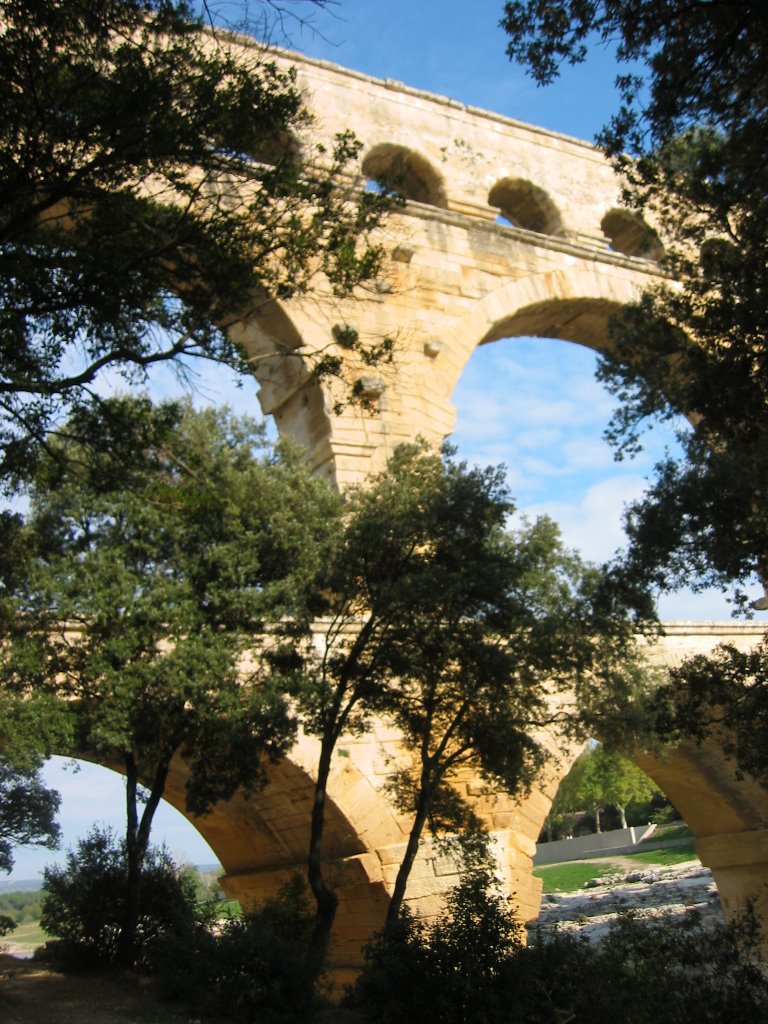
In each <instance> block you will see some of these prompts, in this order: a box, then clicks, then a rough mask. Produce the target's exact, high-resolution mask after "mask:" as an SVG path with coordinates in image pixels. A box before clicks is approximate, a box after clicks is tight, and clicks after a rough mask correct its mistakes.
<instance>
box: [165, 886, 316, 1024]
mask: <svg viewBox="0 0 768 1024" xmlns="http://www.w3.org/2000/svg"><path fill="white" fill-rule="evenodd" d="M311 931H312V915H311V913H310V911H309V909H308V906H307V900H306V888H305V884H304V882H303V880H301V879H300V878H297V879H295V880H294V881H292V882H291V883H289V884H288V885H287V886H285V887H284V888H283V890H282V891H281V892H280V894H279V895H278V896H277V897H275V898H274V899H270V900H266V901H265V902H264V903H262V904H260V905H259V906H257V907H255V908H254V909H252V910H249V911H246V912H245V913H243V914H242V915H241V916H240V917H238V918H229V919H228V920H225V921H223V922H219V923H218V924H217V925H216V928H215V929H211V928H210V927H208V926H206V925H204V924H203V925H200V926H199V927H198V928H197V929H196V930H195V932H194V934H193V935H180V936H170V937H169V939H168V941H166V942H165V943H164V944H163V945H162V947H161V948H160V950H159V952H158V955H157V957H156V959H155V964H154V968H155V970H157V971H158V972H159V973H160V977H161V981H162V984H163V988H164V990H165V991H166V993H167V994H168V995H169V996H171V997H173V998H178V999H181V1000H183V1001H184V1002H186V1003H188V1004H189V1005H190V1007H192V1008H194V1010H195V1012H196V1013H200V1012H202V1013H206V1012H208V1013H212V1014H215V1015H216V1016H217V1017H218V1016H226V1017H232V1018H234V1019H235V1020H241V1021H247V1022H251V1021H257V1020H258V1021H264V1022H266V1024H271V1022H274V1024H278V1022H286V1024H288V1022H291V1021H297V1022H303V1021H306V1020H307V1018H308V1016H310V1015H311V1011H312V1009H313V1006H314V1001H315V997H314V993H313V978H312V975H311V972H310V971H309V969H308V966H307V957H306V954H307V948H308V946H309V938H310V934H311Z"/></svg>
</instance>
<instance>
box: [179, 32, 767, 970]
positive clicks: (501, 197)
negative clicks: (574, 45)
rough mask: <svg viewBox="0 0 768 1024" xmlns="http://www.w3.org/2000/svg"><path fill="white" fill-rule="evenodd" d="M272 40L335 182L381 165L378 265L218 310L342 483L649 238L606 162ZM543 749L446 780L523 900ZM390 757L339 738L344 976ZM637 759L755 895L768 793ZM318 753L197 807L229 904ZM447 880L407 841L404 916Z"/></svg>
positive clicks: (651, 246)
mask: <svg viewBox="0 0 768 1024" xmlns="http://www.w3.org/2000/svg"><path fill="white" fill-rule="evenodd" d="M244 45H245V44H244ZM277 59H278V60H279V62H281V63H283V64H286V65H293V66H295V67H296V69H297V76H298V82H299V83H300V86H301V88H302V90H303V92H304V95H305V98H306V103H307V106H308V108H309V109H310V110H311V112H312V114H313V116H314V122H313V125H312V127H311V129H310V131H309V135H308V138H307V139H306V140H303V141H304V142H305V144H308V143H310V142H312V141H320V142H324V143H326V144H328V143H330V142H331V141H332V139H333V136H334V134H335V133H336V132H338V131H340V130H344V129H351V130H352V131H353V132H354V133H355V134H356V135H357V137H358V138H359V139H360V140H361V142H362V152H361V156H360V161H359V166H358V167H357V169H356V174H355V175H353V176H352V177H351V178H350V180H349V182H348V183H347V184H348V187H350V188H355V189H357V188H362V187H365V185H366V182H368V181H375V180H376V179H378V178H380V177H381V176H382V175H385V174H390V175H393V176H395V177H397V178H398V180H399V182H400V185H401V188H402V190H403V192H404V193H405V194H406V196H407V197H408V201H407V203H406V205H405V206H404V208H402V209H400V210H398V211H397V212H395V213H393V214H392V215H391V216H390V217H389V218H388V220H387V222H386V224H385V225H384V226H383V227H382V228H381V229H380V230H379V232H378V241H379V242H381V244H382V245H383V246H384V247H385V250H386V253H387V262H386V267H385V270H384V272H383V273H382V275H381V278H380V280H378V281H376V282H375V283H374V284H373V285H372V286H370V287H369V288H367V289H360V290H358V292H357V293H356V294H355V295H353V296H351V297H349V298H345V299H339V298H337V297H335V296H333V295H332V294H331V293H330V291H329V290H328V288H327V286H326V287H324V286H323V283H322V280H321V279H318V282H317V288H316V289H315V290H314V291H313V293H312V295H311V297H310V298H306V297H305V298H300V299H294V300H291V301H290V302H287V303H284V304H277V303H272V304H268V305H265V304H264V303H263V302H261V303H257V302H255V301H253V302H250V301H249V299H248V297H244V302H243V309H244V312H243V314H242V319H241V320H240V321H239V322H238V323H236V324H235V325H234V326H233V327H232V329H231V334H232V337H233V339H234V340H235V341H236V342H237V343H238V344H240V345H241V346H242V347H243V348H244V350H245V351H246V353H248V354H250V355H251V356H253V357H254V365H255V367H256V369H255V372H256V375H257V377H258V379H259V381H260V386H261V391H260V401H261V405H262V409H263V411H264V412H265V413H268V414H270V415H272V416H274V418H275V420H276V422H277V425H278V427H279V429H280V431H281V432H283V433H285V434H288V435H291V436H293V437H295V438H297V439H298V440H299V441H300V442H301V443H302V444H303V445H304V446H305V447H306V449H307V451H308V453H309V459H310V461H311V464H312V466H313V467H314V469H315V470H316V471H317V472H318V473H320V474H324V475H325V476H327V477H328V478H329V479H331V480H333V481H335V482H336V483H337V484H338V485H339V486H341V487H345V486H348V485H349V484H351V483H356V482H360V481H362V480H364V479H365V477H366V475H367V474H369V473H370V472H371V471H374V470H378V469H380V468H382V466H383V465H384V463H385V461H386V458H387V456H388V455H389V454H390V453H391V451H392V450H393V448H394V447H395V446H396V445H397V444H398V443H399V442H401V441H406V440H412V439H413V438H415V437H416V436H418V435H421V436H423V437H424V438H426V439H427V440H429V441H431V442H435V443H438V442H440V441H441V440H442V439H443V438H444V437H445V436H446V435H447V434H448V433H450V431H451V429H452V427H453V424H454V408H453V405H452V403H451V395H452V392H453V389H454V387H455V385H456V383H457V381H458V379H459V377H460V375H461V372H462V370H463V368H464V366H465V365H466V363H467V361H468V359H469V358H470V356H471V354H472V352H473V351H474V349H475V347H476V346H477V345H482V344H487V343H491V342H497V341H500V340H501V339H507V338H512V339H514V337H515V336H524V335H532V336H538V337H543V338H544V337H546V338H560V339H564V340H568V341H572V342H576V343H578V344H582V345H587V346H591V347H593V348H595V349H603V350H605V349H606V347H607V346H608V344H609V342H608V333H607V322H608V319H609V317H610V316H611V314H612V313H614V312H615V311H616V310H618V309H620V308H621V307H622V306H623V305H624V304H626V303H628V302H631V301H633V300H635V299H637V298H638V296H639V295H640V294H641V292H642V291H643V289H644V288H646V287H647V286H648V285H649V284H651V283H653V282H654V281H657V280H659V269H658V266H657V263H656V262H655V259H656V258H657V257H658V254H659V251H660V246H659V242H658V240H657V239H656V238H655V236H654V234H653V232H652V230H651V228H650V226H649V225H646V224H644V223H643V222H642V221H640V220H639V219H638V218H637V217H636V216H634V215H633V214H631V213H630V212H629V211H626V210H622V209H621V206H620V203H619V187H618V183H617V181H616V179H615V177H614V175H613V173H612V171H611V169H610V167H608V165H607V164H606V163H605V161H604V160H603V158H602V156H601V155H600V154H599V153H598V152H597V151H596V150H595V149H594V148H593V147H592V146H590V145H588V144H587V143H585V142H582V141H579V140H577V139H571V138H568V137H566V136H564V135H558V134H555V133H553V132H549V131H545V130H543V129H541V128H536V127H533V126H531V125H526V124H522V123H521V122H518V121H514V120H511V119H509V118H505V117H500V116H498V115H495V114H492V113H488V112H486V111H481V110H476V109H473V108H470V107H466V106H464V105H462V104H460V103H456V102H454V101H453V100H450V99H446V98H444V97H439V96H431V95H428V94H427V93H424V92H420V91H418V90H415V89H410V88H408V87H407V86H405V85H402V84H400V83H398V82H391V81H377V80H375V79H372V78H369V77H367V76H365V75H362V74H358V73H356V72H354V71H349V70H346V69H344V68H341V67H336V66H334V65H331V64H327V63H322V62H319V61H314V60H309V59H307V58H304V57H299V56H296V55H292V54H279V55H278V57H277ZM298 141H299V143H300V144H301V142H302V140H298ZM339 326H341V327H351V328H353V329H354V330H355V331H356V332H357V334H358V336H359V337H360V338H361V339H362V340H363V341H371V342H374V343H375V342H377V341H380V340H381V339H383V338H385V337H386V338H391V339H392V340H393V341H394V343H395V358H394V362H393V364H392V365H391V366H386V367H382V368H380V369H375V370H371V369H370V368H367V367H364V366H362V365H361V364H359V363H356V362H355V361H354V359H352V358H351V357H350V355H349V352H348V351H345V350H344V349H343V348H342V347H341V346H339V345H338V343H337V340H336V339H337V338H338V337H339V336H340V335H342V334H343V332H339V330H338V327H339ZM335 327H336V328H337V330H336V332H335V333H334V328H335ZM509 343H513V342H509ZM328 350H330V351H332V352H336V353H337V354H338V355H340V356H341V357H342V358H343V359H344V360H345V362H346V372H347V377H348V379H351V380H354V379H356V378H358V379H359V378H362V377H365V378H366V379H365V381H364V382H363V384H364V386H365V389H366V391H367V392H368V393H369V394H370V395H371V396H372V398H373V400H374V406H375V407H374V408H372V409H370V410H368V411H364V410H361V409H359V408H355V407H352V406H350V405H347V406H346V407H344V408H343V409H342V410H341V411H338V410H337V409H336V404H337V400H338V399H339V398H340V397H343V396H342V395H340V394H339V393H338V392H336V391H335V390H334V388H333V387H330V386H329V387H323V388H321V387H320V386H319V385H318V384H316V383H315V382H313V381H312V379H311V377H310V374H309V372H308V369H307V365H306V361H305V360H306V357H307V356H308V355H309V354H311V353H313V352H319V351H328ZM286 352H292V353H294V355H295V358H286V357H285V353H286ZM371 378H375V379H371ZM513 400H514V395H510V401H513ZM761 634H762V628H761V627H759V626H754V625H747V626H734V625H733V624H732V623H715V624H706V623H704V624H702V623H677V624H670V625H669V627H668V629H667V636H666V638H665V639H664V640H663V641H661V642H660V644H659V645H658V646H657V647H656V648H655V649H654V651H653V657H654V658H655V659H656V660H657V661H660V662H662V663H663V662H669V661H673V660H675V659H678V658H680V657H682V656H683V655H684V654H686V653H691V652H693V651H697V650H707V649H711V648H712V647H713V646H715V644H716V643H717V642H719V641H721V640H731V641H733V642H735V643H737V644H739V645H740V646H749V645H752V644H754V643H756V642H757V639H758V638H759V636H760V635H761ZM560 753H561V757H560V762H559V769H558V771H557V772H554V773H552V775H551V776H550V777H549V778H547V779H543V780H542V783H541V786H540V787H539V788H538V789H535V790H534V792H533V793H531V795H530V797H529V798H527V799H526V800H522V801H517V800H514V799H512V798H510V797H509V796H508V795H505V794H503V793H498V794H488V793H487V792H486V790H485V788H484V787H483V786H482V785H481V784H480V783H479V782H478V781H477V780H475V779H472V778H466V779H463V780H461V783H460V787H461V789H462V791H463V792H464V793H465V794H466V796H467V797H468V798H469V799H471V800H472V802H473V804H474V807H475V809H476V810H477V812H478V813H479V814H481V815H482V816H483V817H484V819H485V821H486V822H487V824H488V827H489V829H490V830H491V832H492V834H493V836H494V841H495V844H496V851H497V860H498V870H499V874H500V877H501V878H502V880H503V882H504V884H505V885H506V886H507V887H508V890H509V891H510V892H511V893H514V894H515V899H516V901H517V905H518V907H519V910H520V914H521V916H522V917H523V918H524V919H530V918H532V917H535V916H536V914H537V912H538V905H539V896H540V885H539V883H538V882H537V881H536V880H535V879H533V877H532V875H531V858H532V855H533V853H534V850H535V841H536V838H537V836H538V834H539V831H540V829H541V826H542V822H543V820H544V817H545V815H546V813H547V810H548V808H549V805H550V802H551V799H552V796H553V795H554V792H555V790H556V788H557V785H558V783H559V780H560V778H561V777H562V776H563V775H564V774H565V773H566V771H567V770H568V767H569V764H570V761H571V759H572V758H573V756H574V755H575V751H565V752H562V751H561V752H560ZM398 756H399V752H398V742H397V736H396V735H395V734H393V733H391V732H390V731H388V730H387V729H386V728H384V726H383V725H379V726H378V727H377V728H376V729H375V730H374V731H373V732H372V733H371V734H370V735H368V736H365V737H356V738H350V739H348V740H347V741H345V742H342V743H341V744H340V746H339V749H338V751H337V753H336V757H335V764H334V769H333V775H332V778H331V785H330V797H331V800H330V809H329V822H328V839H327V844H326V857H327V864H328V872H329V878H330V881H331V884H332V885H333V886H334V887H335V888H336V891H337V892H338V894H339V897H340V906H339V911H338V916H337V921H336V927H335V933H334V947H333V953H332V961H333V965H334V966H335V968H336V969H337V972H341V976H342V977H343V975H344V972H345V971H353V970H354V969H355V968H356V967H357V966H358V965H359V964H360V950H361V946H362V945H363V943H364V942H365V941H366V940H367V939H368V938H369V937H370V935H371V934H372V932H373V931H374V930H376V928H378V927H379V926H380V925H381V924H382V922H383V918H384V913H385V908H386V905H387V900H388V894H389V892H390V891H391V887H392V883H393V880H394V874H395V871H396V867H397V864H398V862H399V858H400V856H401V853H402V850H403V847H404V843H405V838H406V830H407V827H408V822H407V821H406V820H403V819H402V817H400V816H398V815H397V814H396V813H395V811H394V810H393V809H392V807H391V806H390V804H389V803H388V802H387V800H386V799H385V798H384V795H383V792H382V785H383V782H384V780H385V778H386V776H387V775H388V773H389V771H390V770H391V761H390V759H392V758H395V759H396V758H397V757H398ZM639 762H640V763H641V765H642V767H644V768H645V769H646V770H647V771H649V772H650V774H651V775H652V776H653V777H654V778H655V779H656V780H657V782H658V783H659V785H660V786H661V787H662V788H663V789H664V791H665V792H666V793H667V794H668V796H669V797H670V799H671V800H672V801H673V802H674V803H675V805H676V806H677V807H678V809H679V810H680V812H681V813H682V814H683V815H684V816H685V818H686V820H687V822H688V824H689V825H690V826H691V828H692V830H693V832H694V835H695V837H696V846H697V849H698V851H699V853H700V855H701V858H702V860H703V861H704V863H705V864H708V865H709V866H711V867H712V869H713V871H714V874H715V879H716V881H717V884H718V887H719V890H720V894H721V897H722V900H723V906H724V909H725V911H726V913H727V914H730V913H732V912H734V911H736V910H737V909H738V908H739V907H740V906H742V905H743V904H744V901H745V900H746V899H747V898H749V897H750V896H752V895H754V894H758V895H759V897H760V899H761V900H762V901H763V905H764V906H765V902H766V892H768V890H766V887H765V881H766V880H768V831H766V828H767V827H768V794H766V793H765V792H764V791H762V790H761V789H759V787H756V786H754V785H751V784H749V783H748V782H743V781H742V782H739V781H737V780H736V779H735V778H734V773H733V769H732V766H730V765H728V764H726V763H725V762H724V761H723V759H722V756H720V755H719V754H718V751H717V749H716V748H714V746H708V745H705V746H703V747H702V748H700V749H699V748H696V747H694V746H693V745H690V746H689V745H684V746H683V747H681V748H680V749H679V750H678V751H676V752H675V753H674V754H672V755H671V756H670V757H669V758H667V759H666V760H664V761H656V762H654V761H653V760H652V759H650V758H648V757H643V758H640V759H639ZM315 763H316V757H315V750H314V745H313V743H312V741H310V740H308V739H304V740H302V742H301V743H300V744H299V745H298V747H297V748H296V750H295V751H294V752H293V754H292V756H291V758H290V759H287V760H286V761H285V762H283V763H282V764H281V765H279V766H277V767H276V769H275V770H274V772H273V773H272V776H271V781H270V783H269V785H268V786H267V788H266V789H265V790H264V791H263V792H262V793H260V794H258V795H256V796H255V797H253V798H251V799H247V800H246V799H245V798H242V797H236V798H235V799H233V800H231V801H229V802H228V803H226V804H222V805H219V806H217V807H216V808H215V809H214V811H213V812H212V813H211V814H210V815H208V816H207V817H205V818H202V819H199V820H195V821H194V824H195V825H196V826H197V827H198V828H199V830H200V831H201V833H202V834H203V835H204V836H205V838H206V839H207V840H208V842H209V843H210V844H211V846H212V848H213V849H214V850H215V852H216V854H217V856H218V857H219V858H220V860H221V863H222V865H223V866H224V870H225V878H224V883H223V884H224V887H225V890H226V891H227V892H228V893H229V894H230V895H232V896H237V897H238V898H240V899H241V900H243V901H244V902H246V903H247V902H249V901H251V900H255V899H258V898H261V897H263V896H265V895H267V894H271V893H274V892H275V891H276V890H277V889H278V888H279V886H280V885H281V884H282V883H283V882H284V881H286V880H287V879H288V877H290V875H291V873H292V872H293V871H295V870H303V865H304V861H305V858H306V851H307V837H308V822H309V817H310V813H309V812H310V806H311V799H312V783H313V770H314V769H313V765H314V764H315ZM183 784H184V766H183V763H181V762H179V763H178V764H177V765H176V766H175V769H174V773H173V776H172V778H171V780H170V784H169V785H170V788H169V798H170V799H171V801H172V802H174V803H175V804H176V805H177V806H179V807H180V808H181V807H183ZM455 878H456V869H455V865H454V864H452V863H451V862H450V860H449V859H447V858H445V857H444V856H442V855H441V854H440V853H439V851H437V850H434V849H432V848H431V847H430V846H429V845H428V844H425V847H424V850H423V852H422V856H421V858H420V860H419V862H418V864H417V865H416V868H415V870H414V872H413V877H412V880H411V884H410V887H409V890H408V900H409V902H410V903H411V905H412V906H413V907H415V908H416V909H417V910H418V912H419V913H422V914H424V915H427V916H429V915H432V914H435V913H438V912H439V909H440V901H441V896H442V894H444V893H445V891H446V889H447V888H448V887H449V886H450V885H451V884H452V883H453V882H454V881H455Z"/></svg>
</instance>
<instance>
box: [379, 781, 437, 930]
mask: <svg viewBox="0 0 768 1024" xmlns="http://www.w3.org/2000/svg"><path fill="white" fill-rule="evenodd" d="M429 801H430V797H429V796H428V795H427V794H426V793H425V792H424V790H423V789H422V791H421V792H420V793H419V799H418V802H417V805H416V816H415V817H414V819H413V824H412V825H411V832H410V835H409V836H408V845H407V846H406V848H405V854H404V855H403V859H402V862H401V863H400V867H399V869H398V872H397V878H396V879H395V887H394V889H393V891H392V898H391V899H390V901H389V907H388V908H387V919H386V921H385V923H384V927H385V929H389V928H392V926H393V925H394V924H396V922H397V919H398V918H399V917H400V911H401V909H402V906H403V900H404V899H405V890H406V887H407V885H408V878H409V877H410V874H411V868H412V867H413V862H414V861H415V860H416V855H417V854H418V852H419V842H420V841H421V835H422V833H423V831H424V825H425V824H426V821H427V811H428V809H429Z"/></svg>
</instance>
